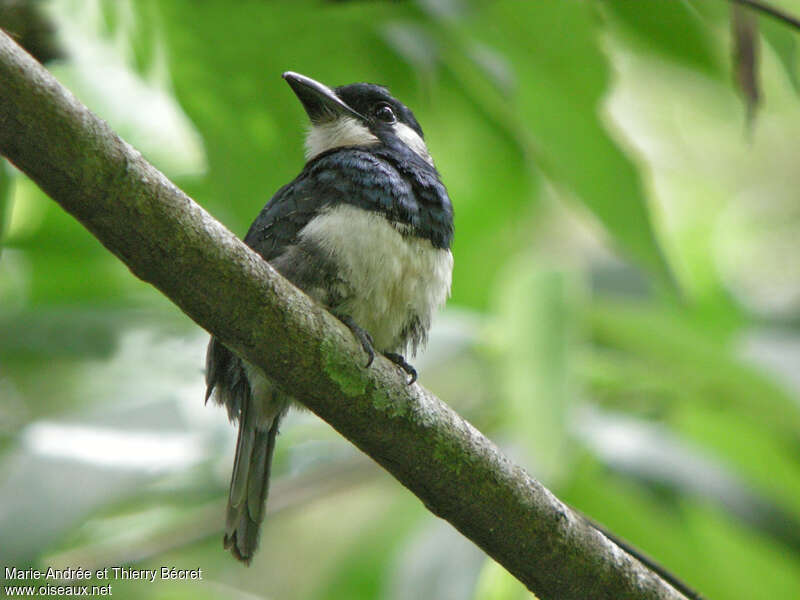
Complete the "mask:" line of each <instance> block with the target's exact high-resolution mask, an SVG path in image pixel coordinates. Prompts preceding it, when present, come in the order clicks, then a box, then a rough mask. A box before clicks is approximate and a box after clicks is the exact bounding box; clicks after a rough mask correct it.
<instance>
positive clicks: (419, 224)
mask: <svg viewBox="0 0 800 600" xmlns="http://www.w3.org/2000/svg"><path fill="white" fill-rule="evenodd" d="M284 78H285V79H286V80H287V81H288V82H289V84H290V85H291V86H292V88H293V90H294V91H295V93H296V94H297V96H298V98H299V99H300V100H301V102H302V103H303V106H304V107H305V109H306V112H307V113H308V115H309V117H310V119H311V122H312V127H311V130H310V131H309V134H308V138H307V143H306V145H307V150H308V151H307V158H308V162H307V164H306V165H305V168H304V169H303V170H302V172H301V173H300V174H299V175H298V176H297V177H296V178H295V179H294V180H293V181H292V182H291V183H289V184H288V185H286V186H284V187H282V188H281V189H280V190H278V192H277V193H276V194H275V196H274V197H273V198H272V199H271V200H270V202H269V203H267V205H266V206H265V207H264V208H263V210H262V211H261V213H260V214H259V215H258V217H257V218H256V220H255V221H254V222H253V224H252V226H251V227H250V230H249V231H248V233H247V236H246V237H245V240H244V241H245V242H246V243H247V244H248V245H249V246H250V247H252V248H253V249H254V250H255V251H257V252H258V253H259V254H260V255H261V256H263V257H264V259H265V260H267V261H269V262H270V264H272V266H273V267H275V268H276V269H277V270H278V271H279V272H280V273H281V274H282V275H283V276H285V277H286V278H287V279H289V280H290V281H291V282H292V283H294V284H295V285H296V286H297V287H299V288H300V289H302V290H303V291H305V292H306V293H307V294H308V295H309V296H311V297H312V298H314V299H315V300H316V301H318V302H320V303H321V304H323V305H324V306H325V307H327V308H328V310H330V311H331V312H332V313H333V314H334V315H336V316H337V317H339V318H340V319H341V320H342V322H343V323H345V324H346V325H348V327H350V328H351V330H353V333H354V334H355V335H356V337H357V338H358V339H359V340H360V341H361V343H362V344H363V345H364V348H365V350H366V351H367V352H368V354H371V353H372V352H373V351H379V352H382V353H383V354H384V355H385V356H386V357H387V358H389V359H390V360H392V361H394V362H395V363H396V364H398V365H399V366H400V367H402V368H403V369H405V370H406V371H407V372H408V373H410V374H411V375H412V381H413V379H414V378H415V377H416V372H415V371H414V370H413V369H412V368H411V367H410V366H409V365H408V364H407V363H406V362H405V359H404V358H403V356H402V353H405V352H407V351H411V352H412V353H413V352H416V350H417V348H418V347H420V346H421V345H422V344H424V343H425V341H426V339H427V333H428V329H429V328H430V323H431V318H432V316H433V313H434V312H435V311H436V309H438V308H439V307H440V306H441V305H443V304H444V302H445V300H446V298H447V296H448V295H449V291H450V279H451V272H452V254H451V253H450V244H451V242H452V239H453V211H452V206H451V204H450V199H449V197H448V195H447V191H446V189H445V187H444V185H443V184H442V183H441V180H440V179H439V174H438V172H437V171H436V168H435V167H434V165H433V162H432V161H431V159H430V156H429V155H428V152H427V148H426V147H425V143H424V141H423V138H422V130H421V129H420V127H419V124H418V123H417V121H416V119H415V118H414V116H413V114H412V113H411V111H410V110H409V109H408V108H406V107H405V106H404V105H403V104H401V103H400V102H398V101H397V100H395V99H394V98H392V97H391V96H390V95H389V92H388V91H387V90H386V88H383V87H380V86H375V85H372V84H352V85H348V86H343V87H341V88H336V89H335V90H332V89H330V88H327V87H326V86H324V85H322V84H320V83H318V82H316V81H314V80H311V79H309V78H306V77H304V76H302V75H297V74H294V73H286V74H284ZM370 362H371V358H370ZM206 384H207V391H206V400H208V398H213V399H214V400H215V402H217V403H218V404H221V405H223V406H225V407H226V408H227V410H228V415H229V416H230V418H231V420H233V421H238V422H239V436H238V439H237V443H236V458H235V461H234V467H233V475H232V477H231V486H230V496H229V501H228V509H227V518H226V525H225V538H224V542H225V547H226V548H229V549H230V550H231V552H232V553H233V554H234V556H236V557H237V558H238V559H240V560H242V561H245V562H248V563H249V561H250V560H251V559H252V556H253V553H254V552H255V550H256V547H257V545H258V535H259V529H260V525H261V522H262V521H263V518H264V511H265V503H266V498H267V494H268V488H269V474H270V467H271V463H272V454H273V452H274V449H275V439H276V436H277V434H278V428H279V425H280V421H281V419H282V417H283V416H284V415H285V414H286V411H287V410H288V409H289V407H290V406H291V404H292V402H293V400H292V398H291V397H290V396H287V395H285V394H283V393H281V392H279V391H278V390H277V389H276V388H275V387H274V386H273V385H272V384H271V383H270V381H269V379H268V378H267V377H266V376H265V375H264V374H263V373H262V372H261V371H260V370H259V369H257V368H256V367H254V366H253V365H250V364H249V363H247V362H246V361H243V360H241V359H240V358H239V357H237V356H236V355H235V354H233V353H232V352H231V351H229V350H228V349H227V348H226V347H225V346H224V345H223V344H222V343H220V342H219V341H218V340H217V339H216V338H213V337H212V338H211V341H210V343H209V346H208V352H207V358H206Z"/></svg>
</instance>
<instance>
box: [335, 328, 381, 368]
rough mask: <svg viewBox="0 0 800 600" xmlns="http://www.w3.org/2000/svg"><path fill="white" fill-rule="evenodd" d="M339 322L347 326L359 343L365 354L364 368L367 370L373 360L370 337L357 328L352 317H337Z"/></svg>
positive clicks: (373, 350)
mask: <svg viewBox="0 0 800 600" xmlns="http://www.w3.org/2000/svg"><path fill="white" fill-rule="evenodd" d="M339 320H340V321H341V322H342V323H344V324H345V325H347V328H348V329H349V330H350V331H351V332H352V333H353V336H354V337H355V338H356V339H357V340H358V341H359V342H360V343H361V347H362V348H363V349H364V352H366V353H367V357H368V358H367V364H366V365H364V368H365V369H366V368H368V367H370V366H371V365H372V361H373V360H375V347H374V345H373V342H372V336H371V335H370V334H369V333H367V331H366V330H365V329H362V328H361V327H359V326H358V324H357V323H356V322H355V321H354V320H353V317H350V316H348V315H343V316H341V317H339Z"/></svg>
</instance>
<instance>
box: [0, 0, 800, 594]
mask: <svg viewBox="0 0 800 600" xmlns="http://www.w3.org/2000/svg"><path fill="white" fill-rule="evenodd" d="M775 3H776V4H779V5H780V6H781V7H782V8H784V9H785V10H788V11H793V12H794V13H795V14H800V1H798V0H784V1H781V2H777V0H775ZM8 4H9V3H7V2H6V3H3V2H0V12H1V11H2V10H3V9H4V7H6V6H7V5H8ZM11 4H14V3H11ZM31 4H32V6H35V7H36V10H41V11H43V12H42V15H44V16H45V17H46V19H45V21H46V22H48V23H51V24H52V32H51V33H54V34H55V36H56V38H57V39H55V40H51V39H48V40H46V41H47V44H48V45H49V47H53V48H56V47H57V48H59V50H60V52H61V53H62V56H63V58H62V59H60V60H57V61H55V62H52V63H51V64H49V67H50V68H51V69H52V70H53V71H54V72H55V73H56V75H57V76H58V77H59V78H60V79H61V80H62V81H64V82H65V83H66V84H67V85H68V86H69V87H70V89H72V90H73V91H74V93H75V94H76V95H77V96H78V97H80V98H81V99H82V100H83V101H84V102H86V103H87V104H88V105H89V106H90V107H91V108H92V109H93V110H95V111H96V112H97V113H98V114H100V116H102V117H103V118H105V119H107V120H108V121H109V122H110V124H111V126H112V127H114V128H115V129H116V130H117V131H119V132H120V133H121V134H122V135H123V136H124V137H125V138H126V139H127V140H128V141H129V142H130V143H131V144H133V145H134V146H135V147H136V148H138V149H139V150H141V151H142V152H143V154H144V155H145V156H147V157H148V158H149V159H150V160H151V161H153V162H154V163H155V164H156V165H157V166H158V167H159V168H161V169H162V170H163V171H164V172H165V173H166V174H167V175H168V176H169V177H170V178H172V179H173V180H175V181H176V182H178V183H179V185H181V186H182V187H183V188H184V189H185V190H186V191H187V192H188V193H189V194H191V195H192V196H193V197H194V198H195V199H196V200H197V201H198V202H200V203H201V204H203V205H204V206H205V207H206V208H208V210H210V211H211V212H212V213H213V214H214V215H215V216H217V217H218V218H219V219H220V220H221V221H222V222H224V223H225V224H226V225H228V226H229V227H230V228H231V229H232V230H233V231H235V232H237V233H239V234H243V233H244V232H245V231H246V228H247V226H248V224H249V222H250V221H251V220H252V218H253V217H254V216H255V214H256V213H257V212H258V210H259V209H260V207H261V206H262V205H263V203H264V202H266V201H267V200H268V199H269V198H270V196H271V195H272V193H273V192H274V191H275V190H276V189H277V188H278V187H279V186H280V185H282V184H284V183H285V182H287V181H289V180H290V179H291V178H292V177H294V176H295V175H296V173H297V172H298V171H299V169H300V168H301V165H302V162H303V154H302V134H303V130H304V127H305V119H304V114H303V111H302V108H301V107H300V105H299V104H298V103H297V101H296V100H295V98H294V96H293V94H292V93H291V91H290V90H289V88H288V87H287V86H286V85H285V83H284V82H283V81H282V80H281V78H280V73H281V72H283V71H285V70H287V69H291V70H294V71H299V72H301V73H306V74H308V75H310V76H312V77H315V78H317V79H319V80H321V81H323V82H327V83H330V84H342V83H347V82H352V81H374V82H381V83H385V84H387V85H389V86H390V87H391V89H392V90H393V92H394V93H395V94H396V95H397V96H398V97H399V98H401V99H402V100H403V101H404V102H406V103H407V104H408V105H409V106H411V107H412V108H413V109H414V111H415V113H416V115H417V117H418V119H419V121H420V123H422V125H423V127H424V129H425V133H426V140H427V142H428V145H429V147H430V149H431V153H432V155H433V156H434V158H435V159H436V162H437V166H438V167H439V170H440V171H441V173H442V176H443V179H444V181H445V182H446V184H447V185H448V188H449V190H450V193H451V196H452V198H453V201H454V204H455V208H456V243H455V248H454V253H455V258H456V271H455V275H454V287H453V298H452V300H451V303H450V305H449V308H448V311H446V313H445V314H444V315H443V316H442V318H441V319H439V321H438V323H437V325H436V327H435V330H434V332H433V335H432V340H431V344H430V347H429V349H428V351H427V352H426V353H425V355H423V356H421V357H418V359H417V361H416V364H417V366H418V367H419V369H420V371H421V374H422V377H421V380H422V383H423V384H425V385H426V386H428V387H430V388H431V389H432V390H433V391H434V392H436V393H438V394H440V395H441V397H442V398H443V399H445V400H446V401H448V402H450V403H452V404H453V406H454V407H455V408H456V409H457V410H458V411H459V412H461V413H462V414H464V415H466V416H467V417H468V418H469V419H470V420H471V421H473V422H474V423H475V424H476V425H477V426H478V427H479V428H480V429H481V430H483V431H485V432H486V433H487V434H488V435H489V436H490V437H491V438H492V439H494V440H496V441H497V442H498V443H499V444H501V445H502V446H503V448H504V450H505V451H507V452H508V453H509V454H510V455H511V456H513V457H514V459H515V460H517V461H519V462H521V463H522V464H524V465H526V466H527V467H528V468H529V469H530V471H531V472H532V473H533V474H534V475H535V476H536V477H538V478H540V479H541V480H543V481H544V482H545V483H547V484H548V485H549V486H551V488H552V489H553V490H554V492H555V493H556V494H558V495H559V497H561V498H563V499H564V500H566V501H567V502H569V503H570V504H572V505H573V506H575V507H576V508H578V509H580V510H581V511H583V512H584V513H586V514H588V515H590V516H591V517H592V518H594V519H596V520H597V521H599V522H601V523H603V524H604V525H605V526H606V527H608V528H609V529H610V530H612V531H614V532H615V533H617V534H618V535H620V536H621V537H623V538H625V539H627V540H628V541H629V542H630V543H632V544H633V545H635V546H637V547H640V548H641V549H643V550H644V551H646V552H647V553H648V554H649V555H650V556H652V557H653V558H655V559H656V560H657V561H659V562H661V563H663V564H664V565H666V566H667V567H668V568H670V569H671V570H673V571H674V572H675V573H677V574H678V575H679V576H680V577H682V578H683V579H685V580H686V581H687V582H688V583H689V584H691V585H692V586H694V587H695V588H697V589H698V590H700V591H702V593H703V594H704V595H705V596H706V597H708V598H712V599H715V600H722V599H739V598H741V599H744V598H753V597H764V598H795V597H800V460H798V456H800V405H799V404H798V398H800V377H798V376H797V373H798V372H800V331H798V328H797V324H798V323H800V318H799V317H800V259H798V257H800V241H798V240H800V235H799V234H800V210H799V209H798V206H800V205H798V203H797V190H798V189H800V179H799V178H800V175H799V174H800V171H798V170H797V168H796V157H797V156H798V155H800V148H798V147H797V146H798V143H800V142H798V140H800V105H799V104H798V88H799V87H800V86H799V85H798V67H797V35H798V33H797V32H795V31H792V30H790V29H788V28H787V27H786V26H784V25H782V24H779V23H776V22H774V21H770V20H767V19H766V18H764V17H759V18H758V19H757V26H758V30H757V31H756V32H755V34H756V35H758V36H759V38H758V40H756V41H757V43H758V48H759V52H758V54H757V64H756V65H755V67H757V69H758V71H757V72H756V71H753V72H752V73H749V74H747V75H748V77H751V76H752V79H751V80H749V81H750V82H751V83H750V85H758V86H759V88H758V90H757V92H758V94H759V98H760V104H759V106H758V111H757V112H756V113H754V121H753V123H752V124H751V125H750V130H749V132H748V128H747V107H746V105H745V103H744V102H743V101H742V99H741V98H740V92H739V90H738V89H737V84H736V73H735V65H734V64H733V58H732V57H733V48H734V47H735V44H734V40H733V39H732V35H733V34H732V31H731V23H730V10H729V6H728V4H727V3H725V2H722V1H720V0H691V1H689V0H684V1H675V2H662V1H658V0H646V1H641V2H630V1H627V0H594V1H587V2H557V1H555V0H550V1H540V2H521V1H519V2H510V1H501V2H493V3H482V2H477V1H475V2H468V1H466V0H463V1H462V0H419V1H417V2H404V3H396V2H369V3H364V2H313V3H312V2H292V3H290V2H259V1H255V0H252V1H247V2H240V3H235V4H231V3H227V2H222V1H221V0H210V1H206V2H189V1H188V0H175V1H172V2H157V1H156V0H139V1H136V2H134V1H133V0H127V1H125V0H123V1H114V0H52V1H51V2H33V3H31ZM26 10H28V9H27V8H26ZM17 14H26V13H24V11H23V12H22V13H19V11H18V12H17ZM36 18H37V19H40V18H41V15H40V16H37V17H36ZM2 22H3V19H2V14H0V23H2ZM40 22H44V21H38V20H37V23H40ZM34 25H36V23H31V27H30V28H31V29H32V30H33V29H35V30H36V31H49V30H48V29H46V28H41V27H39V26H38V25H36V27H38V29H36V28H35V27H34ZM0 227H1V228H2V243H3V246H2V254H0V471H2V473H3V476H2V477H0V540H2V543H0V567H2V566H6V565H12V564H13V565H16V566H18V567H25V566H29V565H34V566H49V565H53V566H65V565H69V566H82V567H86V568H93V569H97V568H102V567H106V566H119V565H128V566H134V567H136V568H158V567H161V566H176V567H179V568H202V569H203V577H204V579H203V582H202V583H192V582H173V583H163V582H162V583H158V584H155V585H154V584H148V583H142V582H138V581H119V580H117V581H112V582H111V583H112V585H113V591H114V594H115V595H119V596H121V597H124V598H133V599H136V598H181V597H191V598H226V599H227V598H253V597H259V598H287V599H303V600H305V599H312V598H320V599H321V598H351V599H358V598H365V599H366V598H376V597H382V598H389V599H394V600H401V599H405V598H420V597H425V598H464V599H473V598H474V599H476V600H489V599H512V598H521V597H530V596H529V595H528V594H526V593H525V592H524V590H522V589H521V588H520V586H519V585H518V584H517V583H516V582H515V581H514V580H513V579H511V578H510V576H508V575H507V574H506V573H505V571H503V569H502V568H501V567H499V566H497V565H496V564H494V563H493V562H491V561H489V560H488V559H486V558H485V556H484V555H483V554H482V553H481V552H480V551H479V550H477V549H476V548H475V547H474V546H472V544H471V543H470V542H468V541H466V540H464V539H463V538H462V537H461V536H460V535H458V534H457V533H455V532H454V531H453V530H452V529H451V528H450V527H449V526H448V525H446V524H443V523H442V522H440V521H438V520H436V519H435V518H433V517H431V516H430V515H429V514H428V513H427V511H426V510H425V509H424V507H423V506H422V505H421V504H420V503H419V502H417V501H416V499H415V498H414V497H413V496H411V495H410V494H409V493H408V492H407V491H405V490H404V489H403V488H402V487H401V486H399V485H398V484H397V483H396V482H394V481H393V480H391V478H389V477H388V476H387V475H385V474H383V473H381V472H380V471H379V470H378V469H377V467H375V466H374V465H372V463H371V462H369V461H368V460H366V459H364V458H362V457H360V456H359V455H358V453H357V452H356V451H355V450H354V449H353V448H351V447H350V445H349V444H348V443H346V442H344V441H343V440H341V439H340V438H339V436H338V435H336V434H335V433H334V432H333V431H331V430H330V429H329V428H328V427H327V426H326V425H325V424H324V423H321V422H320V421H318V420H317V419H316V418H314V417H313V416H312V415H309V414H307V413H296V414H294V415H293V416H292V417H291V419H290V420H289V422H287V424H286V426H285V428H284V431H283V432H282V436H281V439H280V443H279V448H278V451H277V452H278V454H277V457H276V465H275V472H276V474H277V475H278V476H277V478H276V482H275V485H274V488H273V491H272V493H271V499H270V517H269V518H268V520H267V523H266V526H265V531H264V536H263V541H262V549H261V551H260V553H259V554H258V555H257V557H256V558H255V560H254V563H253V565H252V567H251V568H250V569H244V568H242V567H241V565H239V564H238V563H236V562H235V561H233V560H232V559H231V558H230V557H229V555H228V553H226V552H223V550H222V547H221V543H220V531H221V527H222V514H223V503H224V498H225V496H226V494H227V478H228V476H229V471H230V462H231V457H232V448H233V436H234V433H233V430H232V429H231V428H230V427H229V425H228V424H227V423H226V419H225V416H224V414H223V412H222V411H220V410H218V409H215V408H211V407H208V408H204V407H203V406H202V401H201V399H202V397H203V385H202V363H203V352H204V344H205V341H206V337H205V335H204V334H203V333H202V332H200V331H198V330H197V328H196V327H195V326H194V325H193V324H192V323H191V322H189V321H188V319H186V317H185V316H184V315H182V314H181V313H180V312H179V311H178V310H177V309H176V308H175V307H173V306H172V305H171V304H169V303H168V302H167V301H166V300H165V299H164V298H162V297H161V296H159V295H158V294H157V293H156V292H155V291H154V290H152V289H150V288H149V287H148V286H146V285H145V284H143V283H142V282H140V281H138V280H136V279H135V278H133V277H132V276H131V275H130V273H129V272H128V271H127V270H126V269H125V268H124V266H122V265H121V264H120V263H119V262H118V261H117V260H116V259H115V258H114V257H113V256H111V255H110V254H109V253H108V252H107V251H106V250H105V249H104V248H103V247H102V246H101V245H100V244H99V243H97V241H96V240H94V239H93V238H92V237H91V236H90V235H89V234H88V233H87V232H86V231H85V230H84V229H83V228H82V227H81V226H80V225H79V224H78V223H76V222H75V221H74V220H73V219H72V218H71V217H69V216H67V215H66V214H64V213H63V212H62V211H61V209H60V208H59V207H58V206H57V205H55V204H54V203H53V202H51V201H50V200H48V199H47V198H46V197H44V196H43V194H42V193H41V192H40V191H39V190H38V188H36V186H35V185H33V184H32V183H30V182H29V181H27V180H26V179H25V178H24V177H21V176H20V175H19V174H18V173H16V172H14V171H13V169H12V168H10V167H9V166H8V165H6V164H2V165H0ZM97 583H103V582H102V581H98V582H97Z"/></svg>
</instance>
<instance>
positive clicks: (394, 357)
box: [384, 352, 417, 385]
mask: <svg viewBox="0 0 800 600" xmlns="http://www.w3.org/2000/svg"><path fill="white" fill-rule="evenodd" d="M384 356H385V357H386V358H388V359H389V360H390V361H392V362H393V363H394V364H396V365H397V366H398V367H400V368H401V369H403V371H405V372H406V373H408V374H409V375H410V376H411V378H410V379H409V380H408V382H407V385H411V384H412V383H414V382H415V381H416V380H417V370H416V369H415V368H414V367H412V366H411V365H410V364H408V363H407V362H406V359H405V358H403V357H402V355H400V354H396V353H395V352H386V353H384Z"/></svg>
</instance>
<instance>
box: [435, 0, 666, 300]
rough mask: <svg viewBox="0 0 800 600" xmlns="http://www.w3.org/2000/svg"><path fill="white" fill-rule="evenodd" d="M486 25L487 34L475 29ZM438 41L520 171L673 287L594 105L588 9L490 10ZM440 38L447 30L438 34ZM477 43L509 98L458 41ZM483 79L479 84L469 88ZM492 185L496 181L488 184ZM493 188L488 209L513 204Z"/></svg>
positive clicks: (595, 49)
mask: <svg viewBox="0 0 800 600" xmlns="http://www.w3.org/2000/svg"><path fill="white" fill-rule="evenodd" d="M484 23H492V24H493V26H492V27H485V26H483V24H484ZM459 26H460V28H461V29H459V30H458V31H456V32H451V33H449V34H447V35H446V37H445V39H446V41H447V42H448V43H447V44H444V43H443V44H442V47H447V48H449V51H448V52H447V53H446V55H445V57H444V60H445V64H446V66H447V67H448V68H449V69H450V70H451V71H452V72H453V73H455V74H456V76H457V77H458V80H459V81H460V82H461V83H462V86H463V87H464V90H465V93H466V94H468V95H470V97H472V98H473V99H474V102H475V103H476V104H477V105H479V106H481V107H482V108H483V109H484V111H485V113H486V114H487V115H488V116H489V118H490V119H491V120H492V121H494V122H498V123H501V124H502V126H503V127H504V129H505V130H506V131H507V132H508V134H509V135H510V136H511V137H513V139H515V140H516V141H517V143H518V144H519V145H520V147H521V148H522V150H523V152H524V153H525V156H526V157H527V158H528V160H529V162H528V164H527V166H528V168H531V166H532V165H533V164H535V169H532V170H533V171H534V172H535V170H541V171H542V172H543V173H544V174H545V175H546V176H547V177H548V178H550V179H551V180H552V181H553V182H555V183H556V185H558V186H560V187H563V188H564V189H566V190H567V191H569V192H571V193H573V194H575V195H576V196H577V197H578V199H580V200H581V201H582V202H584V203H585V204H586V206H587V207H588V208H589V209H590V210H591V211H592V212H593V213H594V214H595V215H596V216H597V217H598V218H599V220H600V221H601V223H602V224H603V225H604V226H605V227H606V229H607V230H608V231H609V233H610V234H611V235H612V236H613V238H614V240H615V241H616V242H617V244H618V245H619V247H620V248H621V249H622V250H623V251H625V252H627V253H629V254H630V255H631V257H633V258H634V259H636V260H637V261H638V262H639V263H640V264H641V265H643V266H645V267H646V268H647V270H648V271H649V272H650V273H651V274H652V275H653V276H654V277H655V279H656V281H657V282H660V283H661V284H662V288H663V289H670V288H671V287H672V286H673V281H672V276H671V274H670V269H669V267H668V265H667V263H666V261H665V258H664V256H663V253H662V251H661V247H660V245H659V242H658V239H657V236H656V233H655V231H654V226H653V223H652V219H651V215H650V212H649V208H648V199H647V196H646V194H645V191H644V188H643V185H642V181H641V178H640V176H639V172H638V169H637V166H636V164H635V163H634V162H633V161H632V160H631V159H630V158H629V157H628V156H626V155H625V153H624V152H623V151H622V150H621V149H620V148H619V146H618V145H617V143H616V142H615V141H614V140H613V139H612V137H611V136H610V135H609V133H608V131H607V129H606V124H605V122H604V121H603V119H602V116H601V114H602V104H603V102H604V99H605V96H606V93H607V88H608V85H609V82H610V72H609V66H608V61H607V59H606V57H605V55H604V53H603V52H602V50H601V48H600V46H599V43H598V32H597V29H596V22H595V19H594V18H593V14H592V10H591V8H590V7H589V6H588V5H586V4H581V3H547V2H532V3H527V4H525V5H524V6H522V5H520V4H518V3H510V2H498V3H491V4H485V5H480V8H476V14H475V15H473V17H472V19H470V20H468V21H464V22H463V23H460V24H459ZM445 31H447V30H446V29H445ZM463 39H470V40H475V39H477V40H479V41H480V43H482V44H484V45H485V46H488V47H489V48H492V49H493V50H494V51H496V52H498V53H500V54H501V55H502V56H503V57H504V58H505V60H506V61H507V64H508V65H509V66H510V69H511V71H512V72H513V74H514V76H515V82H516V86H515V90H514V93H513V94H510V95H509V94H508V93H507V91H506V89H505V88H506V87H507V86H498V85H496V84H493V83H492V82H493V81H494V80H495V78H494V77H489V76H487V75H486V73H485V70H484V69H483V68H482V67H481V66H480V65H478V64H475V63H474V62H473V64H472V67H471V69H470V68H468V67H465V65H464V62H465V60H467V59H465V58H464V57H465V56H470V55H471V54H473V55H474V53H470V52H469V50H468V48H467V47H465V45H464V43H463V42H462V43H461V44H460V45H459V40H463ZM476 73H477V74H478V75H476ZM481 77H482V79H483V81H482V84H481V85H478V84H477V82H479V81H480V80H481ZM496 181H502V180H496ZM504 192H505V189H504V187H503V186H502V185H499V186H498V187H497V191H496V193H495V196H497V194H500V197H499V198H498V201H496V202H495V203H496V204H504V203H505V202H508V201H513V198H510V197H509V196H507V195H505V193H504Z"/></svg>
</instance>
